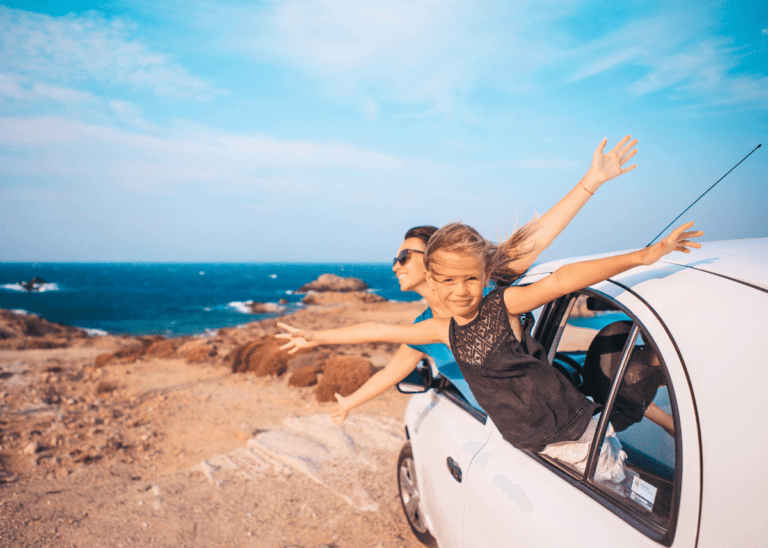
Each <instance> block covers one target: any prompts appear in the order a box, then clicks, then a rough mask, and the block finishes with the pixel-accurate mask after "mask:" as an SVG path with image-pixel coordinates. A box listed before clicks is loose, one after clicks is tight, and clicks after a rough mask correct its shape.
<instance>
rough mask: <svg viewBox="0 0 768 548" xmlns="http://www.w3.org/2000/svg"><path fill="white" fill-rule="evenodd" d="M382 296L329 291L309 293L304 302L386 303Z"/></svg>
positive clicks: (358, 292)
mask: <svg viewBox="0 0 768 548" xmlns="http://www.w3.org/2000/svg"><path fill="white" fill-rule="evenodd" d="M386 300H387V299H385V298H384V297H382V296H381V295H377V294H376V293H368V292H367V291H352V292H341V291H328V292H325V293H315V292H314V291H313V292H312V293H308V294H307V295H306V296H305V297H304V298H303V299H302V300H301V302H303V303H304V304H338V303H353V304H354V303H379V302H382V301H386Z"/></svg>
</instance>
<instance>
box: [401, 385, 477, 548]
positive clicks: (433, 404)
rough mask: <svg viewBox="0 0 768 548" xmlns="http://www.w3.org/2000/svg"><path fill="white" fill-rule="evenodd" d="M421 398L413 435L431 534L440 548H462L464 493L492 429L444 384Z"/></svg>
mask: <svg viewBox="0 0 768 548" xmlns="http://www.w3.org/2000/svg"><path fill="white" fill-rule="evenodd" d="M423 397H428V398H430V401H429V403H428V404H426V405H425V406H423V407H422V409H421V411H420V412H419V415H418V417H417V418H416V419H415V420H409V421H408V423H409V424H413V425H414V426H413V427H412V429H413V431H412V432H409V435H410V437H411V445H412V449H413V453H414V460H415V462H416V463H417V481H418V483H419V489H420V493H421V499H422V504H423V507H424V510H425V512H426V516H427V522H428V526H429V529H430V532H431V533H432V535H433V536H434V537H435V539H436V540H437V542H438V545H439V546H440V547H441V548H459V547H460V546H461V538H462V531H461V528H462V516H463V514H464V490H465V489H464V488H465V485H466V481H467V474H468V471H469V469H470V464H471V462H472V459H473V458H474V457H475V455H476V454H477V453H478V451H480V450H481V449H482V447H483V446H484V445H485V443H486V441H487V440H488V437H489V436H490V434H491V431H492V428H491V427H490V426H488V425H487V424H486V417H485V413H483V412H482V411H479V410H477V409H475V408H473V407H472V406H471V405H470V404H469V403H468V402H467V401H466V399H465V398H464V397H463V396H462V395H461V394H460V393H459V392H458V390H456V388H455V387H453V386H452V385H451V384H450V383H449V382H448V381H447V380H446V379H444V378H443V385H442V387H441V388H440V389H438V390H436V391H430V392H429V393H428V394H425V395H424V396H423Z"/></svg>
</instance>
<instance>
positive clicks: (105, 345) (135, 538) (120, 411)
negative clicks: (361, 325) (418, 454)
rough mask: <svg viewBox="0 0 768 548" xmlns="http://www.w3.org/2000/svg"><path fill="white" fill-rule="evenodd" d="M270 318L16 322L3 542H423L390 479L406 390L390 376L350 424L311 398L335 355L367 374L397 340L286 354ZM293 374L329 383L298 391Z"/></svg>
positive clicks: (2, 388) (305, 323) (0, 370)
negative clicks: (129, 332) (138, 330)
mask: <svg viewBox="0 0 768 548" xmlns="http://www.w3.org/2000/svg"><path fill="white" fill-rule="evenodd" d="M423 309H424V304H423V303H398V302H347V303H341V304H339V303H332V304H321V305H316V306H308V307H306V308H305V309H303V310H301V311H299V312H297V313H295V314H292V315H291V316H290V317H285V318H281V319H282V320H287V321H290V322H291V323H293V324H295V325H298V326H302V327H310V328H311V327H320V326H323V327H335V326H341V325H347V324H351V323H357V322H360V321H382V322H410V321H412V320H413V318H415V317H416V316H417V315H418V314H419V313H420V312H421V311H422V310H423ZM276 322H277V320H276V319H270V320H266V321H262V322H255V323H251V324H247V325H245V326H241V327H239V328H228V329H222V330H220V331H219V332H218V333H216V334H215V335H212V336H208V337H187V338H178V339H162V338H157V337H155V338H148V337H118V336H111V335H107V336H97V337H85V336H81V335H78V334H76V333H71V332H66V331H59V332H57V331H56V329H55V328H51V329H40V330H41V331H48V332H45V333H42V334H36V335H17V336H15V337H13V336H8V333H7V332H6V337H5V338H3V339H2V340H0V343H2V345H1V346H0V409H1V410H2V412H1V413H0V417H1V418H0V513H1V514H2V516H3V519H2V520H0V545H2V546H14V547H22V546H83V547H85V546H88V547H92V546H254V547H282V548H288V547H302V548H320V547H326V548H328V547H335V548H343V547H369V546H370V547H381V548H386V547H415V546H419V543H418V542H417V541H416V540H415V538H414V537H413V535H412V533H411V531H410V529H409V527H408V524H407V522H406V520H405V518H404V516H403V513H402V509H401V507H400V500H399V497H398V492H397V480H396V463H397V455H398V453H399V450H400V447H401V446H402V444H403V442H404V430H403V423H402V417H403V412H404V409H405V406H406V404H407V400H408V396H405V395H403V394H400V393H398V392H397V391H396V390H395V389H391V390H389V391H388V392H386V393H385V394H383V395H382V396H381V397H379V398H377V399H376V400H374V401H372V402H369V403H368V404H366V405H363V406H361V407H360V408H358V409H357V410H355V411H354V412H353V414H352V415H350V418H349V419H348V420H347V422H345V424H344V425H342V426H337V425H334V424H333V423H332V422H331V421H330V419H329V416H328V415H329V413H330V411H331V410H332V408H333V405H334V404H333V403H326V402H322V401H318V399H317V392H318V387H319V386H320V384H322V382H323V377H324V376H326V375H327V374H328V372H327V370H328V368H330V367H331V365H329V364H332V363H335V362H334V360H335V361H336V362H339V360H340V362H339V363H345V364H346V363H350V364H355V365H356V366H361V365H360V364H363V365H362V366H361V367H364V368H370V369H371V370H373V369H375V368H380V367H382V366H384V365H385V364H386V363H387V362H388V360H389V359H390V358H391V356H392V355H393V354H394V351H395V350H396V346H395V345H388V344H376V345H361V346H341V347H335V348H333V349H322V350H320V349H313V350H312V351H308V352H305V353H304V354H297V355H296V356H295V357H292V358H290V359H287V358H286V357H285V356H284V355H283V357H282V358H280V356H278V355H276V354H275V352H274V345H273V342H272V341H273V334H274V333H275V332H277V328H276V325H275V324H276ZM248 344H250V346H246V345H248ZM238 351H239V353H238ZM238 360H239V362H238ZM324 368H325V371H324ZM233 370H237V371H239V372H233ZM300 370H303V373H305V375H304V377H305V380H304V381H303V382H302V383H303V384H306V383H307V382H308V381H307V380H306V378H308V377H311V374H312V373H315V374H317V373H319V375H317V376H318V378H319V379H320V384H317V385H310V386H292V385H291V384H290V382H291V378H292V377H293V376H294V374H295V373H296V372H297V371H300ZM306 373H309V375H306ZM297 377H301V375H298V376H297ZM302 383H300V384H302Z"/></svg>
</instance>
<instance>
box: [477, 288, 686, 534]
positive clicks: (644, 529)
mask: <svg viewBox="0 0 768 548" xmlns="http://www.w3.org/2000/svg"><path fill="white" fill-rule="evenodd" d="M595 287H596V289H597V291H595V290H586V291H584V292H583V294H582V295H576V294H574V295H571V296H567V297H564V298H563V299H561V300H558V301H556V302H553V303H551V304H550V306H548V307H546V308H545V310H544V312H543V313H542V314H541V317H540V318H539V320H538V321H539V322H542V325H541V326H539V325H537V331H536V333H537V335H538V336H539V337H540V340H541V341H542V343H543V344H544V345H545V348H549V356H550V360H551V362H552V363H554V364H555V365H557V366H558V367H559V368H561V369H562V370H563V371H564V372H565V373H566V374H571V375H572V376H573V378H574V383H583V382H584V379H583V378H579V376H580V375H582V374H583V373H584V371H583V368H584V363H585V360H586V359H587V354H588V352H589V350H590V347H592V346H593V343H594V346H597V343H596V341H595V339H596V336H597V334H598V333H599V332H600V331H601V330H602V328H601V329H593V328H592V327H586V324H585V323H583V322H582V320H581V317H582V316H583V314H580V313H579V309H580V308H582V309H583V308H584V303H585V302H586V299H587V298H592V299H593V305H595V303H596V306H593V308H596V309H597V312H596V314H595V315H596V316H598V318H597V321H598V325H599V321H602V322H604V323H606V326H608V325H609V324H613V325H621V324H628V326H629V329H628V330H626V335H625V339H624V342H623V343H622V346H621V349H620V351H619V353H618V356H619V359H620V360H624V361H626V364H625V365H624V366H623V367H624V369H623V370H618V369H617V371H616V372H614V373H612V374H613V377H612V378H611V380H610V386H609V388H610V389H611V390H613V391H614V395H613V400H609V401H606V404H607V405H606V406H605V408H604V411H603V415H605V417H607V418H605V419H604V420H603V421H601V422H600V425H601V428H602V430H603V432H602V433H601V431H600V429H598V432H597V435H596V438H597V440H599V441H600V443H597V440H595V441H593V449H592V451H593V453H595V452H596V449H597V448H598V447H600V446H601V445H602V440H603V436H604V432H605V430H606V429H607V428H608V422H609V420H610V422H611V424H612V423H613V422H616V423H617V424H620V428H624V429H623V430H622V431H620V432H617V433H616V436H617V438H618V439H619V440H620V441H621V444H622V448H623V450H624V451H625V453H627V460H626V463H625V464H626V466H627V470H628V474H627V482H625V484H624V485H623V486H617V485H614V484H609V483H608V482H600V481H598V480H596V479H595V474H594V468H595V465H596V460H597V459H596V458H594V457H593V459H594V461H595V464H592V463H591V462H590V464H591V468H590V466H588V467H587V470H586V471H583V470H582V471H579V470H576V469H574V468H573V467H570V466H568V465H565V464H562V463H559V462H558V461H556V460H555V459H549V458H547V457H543V456H541V455H539V454H534V453H531V452H529V451H522V450H518V449H516V448H514V447H512V446H511V445H510V444H509V443H507V442H506V441H505V440H504V439H503V438H502V437H501V435H500V434H499V432H498V430H497V429H496V428H495V427H494V428H493V432H492V434H491V436H490V438H489V439H488V442H487V443H486V444H485V445H484V446H483V448H482V449H481V450H480V451H479V453H478V454H477V455H476V456H475V458H474V459H473V460H472V463H471V464H470V469H469V471H468V474H467V480H466V481H467V485H466V487H465V489H466V491H465V496H466V503H465V513H464V527H463V529H464V532H463V539H462V541H463V542H462V546H464V547H465V548H473V547H477V548H480V547H494V546H531V547H533V546H535V547H545V546H558V547H559V546H585V547H586V546H589V547H590V548H591V547H595V546H611V547H643V546H654V547H658V546H659V545H660V544H662V545H667V546H695V542H696V531H697V527H698V512H699V506H698V501H699V496H700V487H701V482H700V470H701V463H700V457H699V456H700V451H699V437H698V430H697V425H696V413H695V408H694V405H693V400H692V398H691V395H690V390H689V384H688V381H687V376H686V374H685V371H684V368H683V366H682V363H681V362H680V359H679V356H678V353H677V350H676V348H675V345H674V341H673V340H672V339H671V338H670V335H669V334H668V333H667V331H666V330H665V327H664V325H663V323H662V322H661V321H660V319H659V318H658V317H657V316H656V315H655V314H654V312H653V311H652V310H650V309H649V308H648V307H647V306H646V304H645V303H644V302H643V301H642V300H641V299H639V298H638V297H637V296H635V295H633V294H632V292H631V290H628V288H623V287H619V286H617V285H615V284H612V283H611V282H604V283H603V284H599V285H598V286H595ZM587 312H589V311H587ZM590 330H591V331H590ZM630 332H633V333H634V335H633V336H634V339H631V338H630ZM648 351H650V353H651V354H652V355H654V356H655V357H656V358H657V361H658V362H659V363H660V364H661V367H663V371H664V374H663V376H662V377H660V378H661V379H662V381H660V383H659V384H660V385H659V386H656V387H654V389H653V390H652V392H653V394H652V401H648V402H644V404H643V407H642V408H641V410H640V411H638V412H637V413H634V415H636V416H635V417H634V419H631V420H625V421H624V422H623V423H622V419H621V417H620V415H621V410H622V408H621V405H620V404H618V403H617V402H624V403H623V404H624V405H627V404H626V401H625V400H627V399H628V398H626V397H625V396H626V393H627V390H626V388H627V383H628V380H629V379H630V377H631V375H630V373H629V371H630V370H629V367H630V365H632V363H633V359H634V358H633V356H642V355H643V352H648ZM590 361H594V360H590ZM632 373H634V374H635V376H639V377H642V376H643V373H642V372H641V373H640V374H639V375H638V374H637V371H632ZM614 385H615V388H614ZM607 395H609V394H607ZM649 397H650V396H649ZM651 404H653V406H651ZM645 408H653V409H656V410H657V411H659V412H660V413H659V414H661V415H662V416H663V415H664V414H667V415H668V418H669V419H670V420H671V423H669V424H667V426H666V429H665V428H664V427H662V426H660V425H659V424H657V423H656V422H652V421H651V420H650V419H649V418H648V415H646V414H644V412H645V411H647V409H645ZM625 414H628V415H630V416H632V415H633V413H632V412H631V411H630V412H628V413H625ZM656 420H658V419H656ZM633 421H636V422H633ZM658 422H659V423H663V421H658ZM488 424H489V425H492V422H491V421H490V420H489V421H488ZM670 424H671V426H670Z"/></svg>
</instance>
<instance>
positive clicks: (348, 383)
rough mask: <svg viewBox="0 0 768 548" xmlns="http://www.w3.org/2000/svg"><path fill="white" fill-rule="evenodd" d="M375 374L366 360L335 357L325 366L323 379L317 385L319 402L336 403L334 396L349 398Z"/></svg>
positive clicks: (327, 361) (351, 357)
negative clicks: (339, 395) (337, 394)
mask: <svg viewBox="0 0 768 548" xmlns="http://www.w3.org/2000/svg"><path fill="white" fill-rule="evenodd" d="M373 373H374V369H373V365H371V362H369V361H368V360H366V359H363V358H357V357H353V356H334V357H331V358H329V359H328V360H326V362H325V364H324V365H323V377H322V378H321V379H320V382H318V383H317V400H318V401H335V400H336V397H335V396H334V394H335V393H336V392H338V393H339V394H341V395H342V396H349V395H350V394H351V393H352V392H354V391H355V390H357V389H358V388H360V387H361V386H362V385H363V384H364V383H365V381H367V380H368V379H370V378H371V376H372V375H373Z"/></svg>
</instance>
